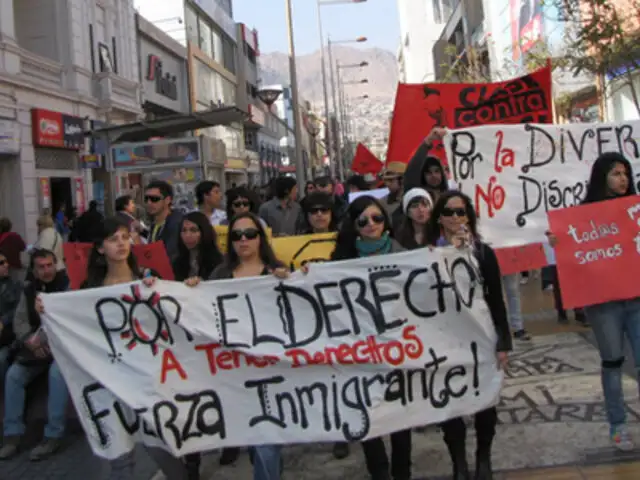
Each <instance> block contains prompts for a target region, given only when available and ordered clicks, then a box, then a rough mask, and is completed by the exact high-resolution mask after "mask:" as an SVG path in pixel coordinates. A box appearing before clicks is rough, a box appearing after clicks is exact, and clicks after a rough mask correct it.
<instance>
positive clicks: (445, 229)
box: [427, 191, 512, 480]
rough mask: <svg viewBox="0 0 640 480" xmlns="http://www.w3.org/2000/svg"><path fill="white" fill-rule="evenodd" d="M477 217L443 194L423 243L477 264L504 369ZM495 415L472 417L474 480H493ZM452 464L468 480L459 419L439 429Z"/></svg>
mask: <svg viewBox="0 0 640 480" xmlns="http://www.w3.org/2000/svg"><path fill="white" fill-rule="evenodd" d="M477 223H478V222H477V217H476V213H475V211H474V209H473V205H472V203H471V199H470V198H469V197H467V196H466V195H465V194H463V193H461V192H456V191H448V192H444V193H442V194H441V195H440V197H439V198H438V200H437V201H436V203H435V205H434V207H433V211H432V212H431V218H430V219H429V223H428V225H427V240H428V242H429V244H430V245H434V246H439V247H440V246H450V245H453V246H455V247H465V246H466V247H470V248H471V249H472V251H473V252H474V255H475V257H476V260H477V261H478V264H479V276H480V280H481V281H482V287H483V293H484V299H485V301H486V303H487V306H488V307H489V312H490V314H491V319H492V320H493V324H494V327H495V329H496V333H497V335H498V343H497V346H496V350H497V359H498V362H499V367H500V368H504V367H506V365H507V359H508V356H507V352H509V351H510V350H511V349H512V345H511V335H510V332H509V322H508V321H507V311H506V308H505V304H504V298H503V296H502V283H501V274H500V266H499V265H498V259H497V257H496V254H495V252H494V251H493V249H492V248H491V247H489V246H488V245H487V244H486V243H483V242H482V241H481V240H480V235H479V234H478V227H477ZM497 421H498V415H497V412H496V408H495V407H491V408H488V409H486V410H483V411H481V412H477V413H476V414H475V430H476V437H477V442H476V445H477V447H476V477H475V478H476V480H490V479H492V478H493V473H492V467H491V446H492V444H493V437H494V436H495V432H496V423H497ZM440 427H441V429H442V431H443V433H444V441H445V443H446V444H447V448H448V450H449V454H450V455H451V461H452V463H453V478H454V480H468V478H469V468H468V465H467V453H466V437H467V429H466V426H465V421H464V419H463V418H461V417H458V418H453V419H450V420H447V421H446V422H444V423H443V424H442V425H441V426H440Z"/></svg>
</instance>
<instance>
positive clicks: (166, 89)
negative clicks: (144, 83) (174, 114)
mask: <svg viewBox="0 0 640 480" xmlns="http://www.w3.org/2000/svg"><path fill="white" fill-rule="evenodd" d="M147 80H149V81H150V82H153V83H154V84H155V90H156V93H157V94H158V95H162V96H164V97H167V98H169V99H171V100H178V81H177V77H176V75H175V74H172V73H171V72H166V73H165V72H164V71H163V67H162V60H161V59H160V57H159V56H158V55H154V54H150V55H149V56H148V57H147Z"/></svg>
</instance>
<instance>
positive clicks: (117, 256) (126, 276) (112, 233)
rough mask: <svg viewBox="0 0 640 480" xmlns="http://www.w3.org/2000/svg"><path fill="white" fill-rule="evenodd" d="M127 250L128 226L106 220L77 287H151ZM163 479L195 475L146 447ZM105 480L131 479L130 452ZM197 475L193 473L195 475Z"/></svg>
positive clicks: (186, 478) (163, 453)
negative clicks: (132, 284) (140, 283)
mask: <svg viewBox="0 0 640 480" xmlns="http://www.w3.org/2000/svg"><path fill="white" fill-rule="evenodd" d="M143 276H144V275H143V273H142V271H141V270H140V269H139V268H138V265H137V262H136V259H135V257H134V255H133V252H132V250H131V233H130V230H129V225H128V224H127V223H126V222H125V221H123V220H121V219H119V218H115V217H112V218H106V219H105V220H104V221H103V222H102V228H101V229H100V232H99V235H98V237H97V238H96V240H95V242H94V244H93V248H92V249H91V253H90V254H89V261H88V263H87V280H86V281H85V282H84V283H83V285H82V287H81V288H99V287H107V286H113V285H119V284H122V283H129V282H134V281H136V280H140V279H143V281H144V283H145V285H147V286H151V285H153V282H154V280H155V278H154V277H150V276H148V277H146V278H143ZM146 450H147V452H148V453H149V455H150V456H151V457H152V458H153V460H154V461H155V462H156V463H157V464H158V467H160V469H161V470H162V472H163V473H164V475H165V476H166V477H167V478H171V479H174V478H175V479H176V480H197V479H198V478H199V475H194V474H191V475H189V473H188V471H187V467H186V465H185V463H184V462H183V461H182V460H181V459H179V458H176V457H174V456H173V455H171V454H170V453H169V452H167V451H166V450H163V449H161V448H152V447H147V448H146ZM110 464H111V474H110V475H109V477H108V478H109V480H125V479H133V478H134V476H133V475H134V474H133V470H134V466H135V455H134V451H133V450H132V451H131V452H129V453H126V454H125V455H123V456H121V457H119V458H117V459H115V460H112V461H111V462H110ZM196 473H197V472H196Z"/></svg>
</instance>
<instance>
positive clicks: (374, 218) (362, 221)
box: [356, 214, 384, 228]
mask: <svg viewBox="0 0 640 480" xmlns="http://www.w3.org/2000/svg"><path fill="white" fill-rule="evenodd" d="M369 222H372V223H373V224H374V225H379V224H381V223H384V215H382V214H376V215H371V216H370V217H367V216H366V215H362V216H361V217H358V220H356V225H358V228H364V227H366V226H367V225H369Z"/></svg>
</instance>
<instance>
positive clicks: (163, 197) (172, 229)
mask: <svg viewBox="0 0 640 480" xmlns="http://www.w3.org/2000/svg"><path fill="white" fill-rule="evenodd" d="M172 201H173V187H172V186H171V185H169V184H168V183H167V182H165V181H162V180H154V181H153V182H151V183H149V185H147V188H145V190H144V206H145V209H146V211H147V215H149V217H151V219H152V224H151V226H150V227H149V238H148V240H149V243H153V242H159V241H163V242H164V248H165V249H166V250H167V256H168V257H169V260H171V261H173V260H175V258H176V257H177V256H178V238H179V237H180V228H181V225H182V214H181V213H180V212H179V211H178V210H173V209H172V208H171V203H172Z"/></svg>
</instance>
